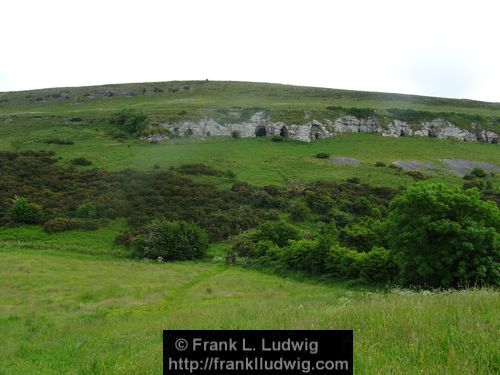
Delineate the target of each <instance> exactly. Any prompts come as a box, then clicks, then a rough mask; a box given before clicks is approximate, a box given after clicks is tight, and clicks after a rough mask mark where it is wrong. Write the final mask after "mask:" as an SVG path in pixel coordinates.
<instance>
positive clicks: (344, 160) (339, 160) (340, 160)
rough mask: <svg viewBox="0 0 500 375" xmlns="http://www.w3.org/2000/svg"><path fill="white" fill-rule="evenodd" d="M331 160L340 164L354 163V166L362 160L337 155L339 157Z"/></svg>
mask: <svg viewBox="0 0 500 375" xmlns="http://www.w3.org/2000/svg"><path fill="white" fill-rule="evenodd" d="M330 161H331V162H332V164H339V165H352V166H357V165H358V164H359V163H360V161H359V160H356V159H352V158H344V157H337V158H330Z"/></svg>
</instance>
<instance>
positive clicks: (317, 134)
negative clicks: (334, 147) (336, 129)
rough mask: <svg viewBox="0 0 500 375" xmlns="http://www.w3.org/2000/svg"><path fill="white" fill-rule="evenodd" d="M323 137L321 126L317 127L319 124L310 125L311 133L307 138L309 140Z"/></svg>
mask: <svg viewBox="0 0 500 375" xmlns="http://www.w3.org/2000/svg"><path fill="white" fill-rule="evenodd" d="M322 137H323V132H322V131H321V128H320V127H319V125H311V134H310V136H309V138H310V139H311V140H316V139H320V138H322Z"/></svg>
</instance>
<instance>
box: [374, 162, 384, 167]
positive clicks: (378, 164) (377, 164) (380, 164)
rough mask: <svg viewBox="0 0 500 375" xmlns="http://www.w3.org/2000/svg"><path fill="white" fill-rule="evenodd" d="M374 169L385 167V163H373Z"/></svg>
mask: <svg viewBox="0 0 500 375" xmlns="http://www.w3.org/2000/svg"><path fill="white" fill-rule="evenodd" d="M375 166H376V167H385V163H384V162H383V161H377V162H375Z"/></svg>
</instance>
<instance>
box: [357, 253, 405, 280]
mask: <svg viewBox="0 0 500 375" xmlns="http://www.w3.org/2000/svg"><path fill="white" fill-rule="evenodd" d="M397 274H398V266H397V264H396V261H395V260H394V256H393V253H392V252H391V251H389V250H386V249H384V248H383V247H374V248H373V249H372V250H371V251H369V252H367V253H366V256H365V257H362V258H361V259H360V277H362V278H363V279H365V280H367V281H375V282H389V281H391V280H393V279H394V278H395V277H396V276H397Z"/></svg>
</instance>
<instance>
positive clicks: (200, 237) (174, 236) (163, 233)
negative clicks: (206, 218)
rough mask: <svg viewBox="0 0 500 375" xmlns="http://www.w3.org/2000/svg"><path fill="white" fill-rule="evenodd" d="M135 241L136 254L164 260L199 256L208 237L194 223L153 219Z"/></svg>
mask: <svg viewBox="0 0 500 375" xmlns="http://www.w3.org/2000/svg"><path fill="white" fill-rule="evenodd" d="M145 232H146V233H145V234H144V235H142V236H140V237H139V238H138V239H137V240H136V241H135V248H136V252H137V253H138V255H140V256H142V257H144V258H150V259H158V258H160V257H161V258H162V259H164V260H188V259H196V258H201V257H202V256H203V255H204V254H205V253H206V251H207V249H208V237H207V234H206V233H205V231H204V230H203V229H201V228H200V227H198V226H197V225H196V224H192V223H188V222H185V221H181V220H179V221H167V220H154V221H153V222H151V223H150V224H149V225H147V226H146V231H145Z"/></svg>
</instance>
